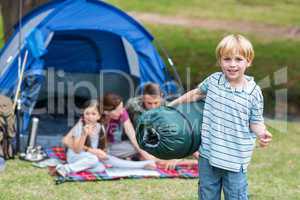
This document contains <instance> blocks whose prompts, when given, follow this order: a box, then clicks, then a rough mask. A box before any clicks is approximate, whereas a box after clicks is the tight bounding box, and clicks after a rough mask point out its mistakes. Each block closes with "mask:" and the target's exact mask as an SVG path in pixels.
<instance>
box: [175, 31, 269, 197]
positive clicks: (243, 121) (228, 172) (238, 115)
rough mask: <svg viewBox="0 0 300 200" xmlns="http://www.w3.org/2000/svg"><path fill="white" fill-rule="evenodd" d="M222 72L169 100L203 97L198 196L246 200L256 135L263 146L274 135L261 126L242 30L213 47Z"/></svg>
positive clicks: (257, 95)
mask: <svg viewBox="0 0 300 200" xmlns="http://www.w3.org/2000/svg"><path fill="white" fill-rule="evenodd" d="M216 57H217V60H218V64H219V65H220V66H221V69H222V72H217V73H214V74H212V75H210V76H209V77H207V78H206V79H205V80H204V81H203V82H202V83H200V84H199V85H198V87H197V88H196V89H193V90H191V91H189V92H187V93H186V94H184V95H183V96H181V97H179V98H178V99H176V100H174V101H173V102H171V103H170V105H176V104H180V103H186V102H192V101H196V100H199V99H201V98H205V106H204V111H203V124H202V136H201V138H202V142H201V145H200V148H199V151H200V157H199V194H198V195H199V199H201V200H218V199H221V190H222V188H223V191H224V196H225V199H226V200H235V199H242V200H247V199H248V197H247V193H248V191H247V189H248V184H247V175H246V172H247V167H248V165H249V163H250V160H251V156H252V152H253V149H254V147H255V139H256V137H258V139H259V143H260V146H262V147H265V146H267V145H268V144H269V143H270V142H271V140H272V135H271V133H269V132H268V131H267V130H266V128H265V125H264V119H263V96H262V92H261V89H260V87H259V86H258V85H257V84H256V83H255V82H254V80H253V78H252V77H249V76H246V75H245V71H246V69H247V68H248V67H250V65H251V63H252V61H253V58H254V51H253V47H252V44H251V43H250V41H249V40H247V39H246V38H245V37H243V36H241V35H228V36H226V37H224V38H223V39H222V41H221V42H220V43H219V44H218V46H217V48H216Z"/></svg>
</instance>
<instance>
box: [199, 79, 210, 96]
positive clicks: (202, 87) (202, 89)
mask: <svg viewBox="0 0 300 200" xmlns="http://www.w3.org/2000/svg"><path fill="white" fill-rule="evenodd" d="M211 76H213V75H210V76H209V77H207V78H206V79H204V81H202V82H201V83H200V84H199V85H198V87H197V88H198V90H199V92H201V93H204V94H206V93H207V90H208V86H209V84H210V80H211Z"/></svg>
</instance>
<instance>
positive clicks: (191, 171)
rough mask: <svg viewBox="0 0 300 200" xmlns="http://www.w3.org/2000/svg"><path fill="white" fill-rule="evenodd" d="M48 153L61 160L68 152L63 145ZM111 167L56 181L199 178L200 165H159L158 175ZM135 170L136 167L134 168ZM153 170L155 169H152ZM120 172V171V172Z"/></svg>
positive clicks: (80, 173)
mask: <svg viewBox="0 0 300 200" xmlns="http://www.w3.org/2000/svg"><path fill="white" fill-rule="evenodd" d="M46 153H47V155H48V156H49V157H50V158H56V159H59V160H61V161H65V160H66V153H65V149H64V148H62V147H53V148H50V149H47V150H46ZM109 170H110V169H108V170H107V171H106V172H100V173H92V172H88V171H83V172H77V173H71V174H69V175H68V176H67V177H57V178H56V180H55V181H56V183H57V184H60V183H64V182H70V181H99V180H116V179H125V178H136V179H139V178H186V179H188V178H198V165H197V164H193V165H187V164H180V162H179V164H178V165H176V167H175V169H172V170H170V169H168V170H167V169H163V168H160V167H158V168H157V169H156V170H154V171H156V172H157V173H156V175H153V173H150V174H147V171H149V170H145V173H143V175H140V174H139V173H137V174H134V172H133V174H132V173H131V174H130V175H124V174H123V173H122V169H121V170H120V169H119V170H120V171H117V172H114V173H113V175H111V174H112V173H109V172H108V171H109ZM132 170H134V169H132ZM150 171H152V172H153V170H150ZM150 171H149V172H150ZM118 172H120V173H119V174H118Z"/></svg>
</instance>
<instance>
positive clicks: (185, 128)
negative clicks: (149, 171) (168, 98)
mask: <svg viewBox="0 0 300 200" xmlns="http://www.w3.org/2000/svg"><path fill="white" fill-rule="evenodd" d="M203 108H204V101H198V102H193V103H187V104H181V105H178V106H176V107H167V106H161V107H160V108H156V109H153V110H149V111H147V112H144V113H143V114H142V115H141V116H140V117H139V119H138V124H137V127H136V131H137V135H136V138H137V142H138V144H139V146H140V147H141V148H142V149H143V150H145V151H147V152H148V153H150V154H152V155H154V156H155V157H157V158H160V159H176V158H183V157H186V156H189V155H191V154H192V153H194V152H195V151H197V150H198V148H199V146H200V143H201V126H202V113H203Z"/></svg>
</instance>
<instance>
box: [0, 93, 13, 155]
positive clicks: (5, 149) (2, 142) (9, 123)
mask: <svg viewBox="0 0 300 200" xmlns="http://www.w3.org/2000/svg"><path fill="white" fill-rule="evenodd" d="M15 134H16V131H15V116H14V110H13V104H12V101H11V99H10V98H8V97H6V96H3V95H0V156H3V157H4V159H10V158H14V150H13V145H12V141H13V138H14V137H15Z"/></svg>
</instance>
